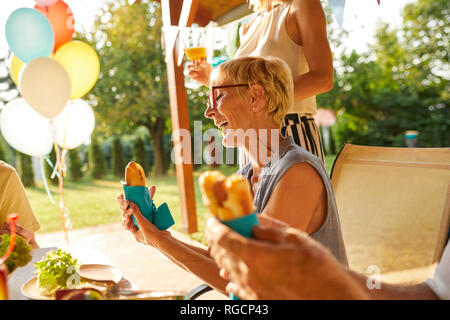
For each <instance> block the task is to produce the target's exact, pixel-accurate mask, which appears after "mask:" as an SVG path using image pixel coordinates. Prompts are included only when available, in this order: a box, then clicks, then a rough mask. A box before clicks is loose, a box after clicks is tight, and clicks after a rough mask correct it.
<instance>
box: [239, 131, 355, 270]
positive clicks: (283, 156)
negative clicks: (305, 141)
mask: <svg viewBox="0 0 450 320" xmlns="http://www.w3.org/2000/svg"><path fill="white" fill-rule="evenodd" d="M278 152H279V157H277V158H276V159H274V157H272V159H271V161H269V162H268V163H267V164H266V165H265V166H264V168H263V169H262V171H261V175H260V184H259V187H258V190H257V191H256V194H255V196H254V199H253V202H254V204H255V206H256V207H257V208H258V212H262V211H263V210H264V208H265V207H266V204H267V202H268V201H269V198H270V195H271V194H272V191H273V190H274V188H275V186H276V185H277V183H278V181H280V179H281V178H282V177H283V175H284V174H285V173H286V171H287V170H289V168H290V167H292V166H293V165H295V164H297V163H301V162H306V163H308V164H310V165H311V166H313V167H314V169H316V171H317V172H318V173H319V174H320V176H321V177H322V181H323V183H324V185H325V188H326V191H327V216H326V218H325V221H324V222H323V224H322V226H321V227H320V228H319V229H318V230H317V231H316V232H314V233H313V234H311V237H312V238H314V239H315V240H317V241H319V242H321V243H322V244H323V245H324V246H325V247H327V248H328V249H329V250H330V251H331V253H333V254H334V256H335V257H336V258H337V260H338V261H339V262H340V263H341V264H343V265H344V266H348V261H347V254H346V251H345V246H344V240H343V238H342V231H341V225H340V222H339V216H338V212H337V208H336V200H335V198H334V192H333V186H332V185H331V181H330V178H329V177H328V174H327V171H326V169H325V167H324V166H323V163H322V161H321V160H320V159H319V158H317V157H316V156H315V155H313V154H312V153H310V152H308V151H306V150H305V149H303V148H301V147H299V146H297V145H296V144H295V143H294V141H293V139H292V137H287V138H285V139H283V141H282V142H281V143H280V147H279V151H278ZM238 173H240V174H242V175H243V176H245V178H246V179H247V180H248V181H250V179H251V176H252V174H253V169H252V166H251V164H247V165H246V166H244V167H242V168H241V169H240V170H239V171H238ZM298 205H301V203H299V204H298Z"/></svg>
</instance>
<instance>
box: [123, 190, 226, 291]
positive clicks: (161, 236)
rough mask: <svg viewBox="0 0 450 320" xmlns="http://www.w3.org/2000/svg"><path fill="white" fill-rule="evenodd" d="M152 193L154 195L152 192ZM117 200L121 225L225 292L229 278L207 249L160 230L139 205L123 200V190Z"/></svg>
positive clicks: (139, 239)
mask: <svg viewBox="0 0 450 320" xmlns="http://www.w3.org/2000/svg"><path fill="white" fill-rule="evenodd" d="M153 193H154V192H153ZM150 195H151V198H152V196H153V194H152V193H151V194H150ZM117 202H119V204H120V208H121V211H122V225H123V226H124V228H125V229H127V230H129V231H131V233H132V234H133V236H134V237H135V238H136V240H137V241H138V242H142V243H144V244H148V245H150V246H152V247H154V248H156V249H158V250H160V251H161V253H163V254H164V255H165V256H167V257H168V258H169V259H170V260H171V261H172V262H174V263H175V264H177V265H178V266H179V267H181V268H183V269H185V270H186V271H189V272H191V273H193V274H194V275H196V276H197V277H199V278H200V279H202V280H203V281H205V282H206V283H208V285H210V286H211V287H213V288H214V289H216V290H218V291H220V292H222V293H223V294H226V292H225V286H226V285H227V281H225V280H224V279H223V278H221V277H220V275H219V268H218V267H217V265H216V263H215V262H214V260H213V259H212V258H211V257H210V255H209V253H208V251H207V250H205V249H203V248H199V247H196V246H193V245H189V244H187V243H184V242H182V241H180V240H178V239H176V238H174V237H172V235H171V234H170V232H169V231H161V230H158V228H156V227H155V226H154V225H153V224H152V223H150V222H149V221H148V220H146V219H145V218H144V217H143V216H142V214H141V212H140V210H139V207H138V206H137V205H136V204H135V203H133V202H129V201H127V200H124V198H123V195H122V194H121V195H119V196H118V197H117ZM131 215H133V216H134V217H135V219H136V221H137V223H138V225H139V228H137V227H136V226H135V225H134V222H133V220H132V219H131Z"/></svg>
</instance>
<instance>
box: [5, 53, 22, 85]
mask: <svg viewBox="0 0 450 320" xmlns="http://www.w3.org/2000/svg"><path fill="white" fill-rule="evenodd" d="M23 65H24V63H23V61H21V60H20V59H19V58H17V57H16V56H15V55H13V56H12V59H11V65H10V66H9V74H10V75H11V79H12V80H13V81H14V83H15V84H16V86H17V84H18V83H19V73H20V70H22V67H23Z"/></svg>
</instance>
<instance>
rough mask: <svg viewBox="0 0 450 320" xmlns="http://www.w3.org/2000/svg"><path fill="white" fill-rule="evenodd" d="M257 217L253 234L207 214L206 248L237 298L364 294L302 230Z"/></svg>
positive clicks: (310, 297)
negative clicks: (244, 234) (237, 230)
mask: <svg viewBox="0 0 450 320" xmlns="http://www.w3.org/2000/svg"><path fill="white" fill-rule="evenodd" d="M260 218H262V219H260V222H261V221H262V223H261V224H260V225H259V226H255V227H254V228H253V235H254V237H255V239H248V238H245V237H242V236H241V235H239V234H238V233H236V232H234V231H233V230H231V229H230V228H228V227H226V226H225V225H224V224H222V223H220V222H219V221H218V220H217V219H215V218H210V219H209V220H208V227H207V229H206V235H207V238H208V240H209V242H210V243H209V245H210V254H211V256H212V257H213V258H214V259H215V261H216V263H217V264H218V265H219V267H220V268H222V270H221V275H222V276H223V277H225V278H227V279H228V280H231V281H233V282H232V283H231V282H230V283H229V284H228V285H227V291H228V292H232V293H234V294H235V295H237V296H238V297H241V298H242V299H281V300H287V299H295V300H297V299H365V298H367V295H366V294H365V292H364V288H362V287H361V286H362V285H361V284H360V283H359V282H357V281H356V280H354V279H353V278H352V277H351V275H350V273H349V270H348V269H346V268H345V267H343V266H342V265H341V264H339V262H338V261H337V260H336V259H335V258H334V257H333V256H332V254H331V253H330V252H329V251H328V250H327V249H326V248H324V247H323V246H322V245H320V244H319V243H318V242H316V241H315V240H314V239H312V238H311V237H309V236H308V235H307V234H306V233H303V232H301V231H299V230H296V229H293V228H288V227H286V226H283V225H281V224H279V225H276V224H275V223H274V222H273V221H269V220H266V219H265V218H263V217H260ZM269 224H272V226H269Z"/></svg>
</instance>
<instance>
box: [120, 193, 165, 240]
mask: <svg viewBox="0 0 450 320" xmlns="http://www.w3.org/2000/svg"><path fill="white" fill-rule="evenodd" d="M155 191H156V187H155V186H151V187H150V188H148V193H149V195H150V199H151V200H153V196H154V195H155ZM116 200H117V202H118V203H119V205H120V210H121V212H122V226H123V227H124V228H125V229H127V230H129V231H131V233H132V234H133V236H134V237H135V238H136V241H138V242H141V243H144V244H148V245H151V246H152V247H157V246H158V240H159V239H160V238H161V237H163V236H167V235H169V236H170V232H169V231H161V230H159V229H158V228H156V227H155V226H154V225H153V224H152V223H151V222H150V221H148V220H147V219H146V218H144V216H143V215H142V213H141V210H139V207H138V206H137V205H136V204H135V203H134V202H130V201H128V200H126V199H124V196H123V194H122V193H121V194H119V195H118V196H117V197H116ZM131 215H133V216H134V218H135V219H136V222H137V224H138V225H139V228H138V227H136V225H135V224H134V222H133V219H132V218H131Z"/></svg>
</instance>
